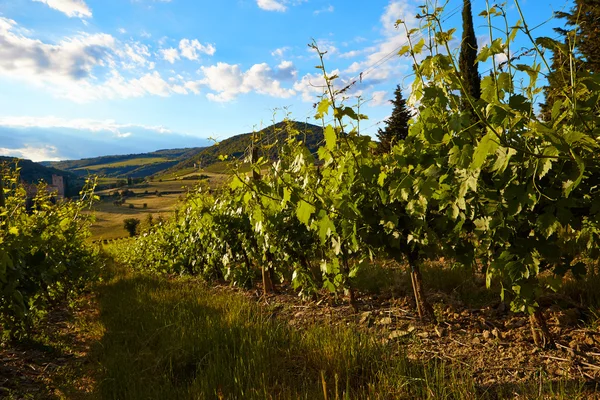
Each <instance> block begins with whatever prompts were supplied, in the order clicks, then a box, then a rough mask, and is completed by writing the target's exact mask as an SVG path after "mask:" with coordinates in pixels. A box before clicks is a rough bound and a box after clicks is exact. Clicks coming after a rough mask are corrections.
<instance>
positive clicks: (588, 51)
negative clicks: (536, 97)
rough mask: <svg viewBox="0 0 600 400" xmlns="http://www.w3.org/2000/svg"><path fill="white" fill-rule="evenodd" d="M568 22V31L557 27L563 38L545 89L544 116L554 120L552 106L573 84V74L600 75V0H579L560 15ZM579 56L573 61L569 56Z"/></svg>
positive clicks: (566, 28) (553, 57) (554, 56)
mask: <svg viewBox="0 0 600 400" xmlns="http://www.w3.org/2000/svg"><path fill="white" fill-rule="evenodd" d="M556 16H557V17H558V18H563V19H565V20H566V21H565V28H556V29H555V31H556V32H558V33H560V34H561V35H562V39H561V41H558V42H556V47H555V48H554V49H553V54H552V65H551V66H550V72H549V74H548V86H546V87H545V88H544V94H545V97H546V100H545V102H544V103H542V104H541V109H542V117H543V118H544V119H545V120H549V119H550V114H551V112H552V106H553V105H554V102H555V100H556V99H557V98H560V97H561V96H562V95H563V94H564V90H565V88H567V87H569V86H570V85H571V73H574V74H576V73H577V72H578V71H582V70H585V71H588V72H591V73H598V72H600V0H575V2H574V4H573V7H572V8H571V10H569V11H568V12H557V13H556ZM570 54H573V55H574V56H575V57H574V58H573V59H572V60H571V59H570V57H569V55H570Z"/></svg>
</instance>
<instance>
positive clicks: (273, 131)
mask: <svg viewBox="0 0 600 400" xmlns="http://www.w3.org/2000/svg"><path fill="white" fill-rule="evenodd" d="M290 127H291V128H292V129H293V130H295V131H297V132H299V134H297V135H296V136H297V138H298V140H302V141H303V142H305V144H306V146H307V147H308V149H309V150H310V151H311V152H316V151H317V148H318V147H319V143H320V142H321V141H322V140H323V129H322V128H321V127H320V126H317V125H313V124H309V123H304V122H296V121H289V122H279V123H277V124H274V125H271V126H269V127H267V128H264V129H262V130H260V131H258V132H251V133H244V134H241V135H236V136H232V137H230V138H228V139H225V140H223V141H221V142H220V143H218V144H215V145H213V146H210V147H193V148H185V149H169V150H158V151H154V152H151V153H141V154H126V155H112V156H103V157H95V158H84V159H81V160H68V161H45V162H43V163H42V164H43V165H45V166H47V167H53V168H57V169H59V170H63V171H68V172H70V173H73V174H75V175H77V176H79V177H85V176H88V175H90V174H91V175H98V176H101V177H107V178H145V177H147V176H151V175H161V174H169V173H174V174H178V171H181V170H184V169H188V168H193V167H194V166H197V167H198V166H199V167H200V168H206V167H210V166H212V165H218V164H219V163H220V162H221V161H220V160H219V156H220V155H227V156H229V157H230V158H239V157H242V156H243V155H244V152H245V151H246V149H247V148H248V146H250V144H251V143H252V138H253V136H256V137H258V138H259V140H260V145H261V148H262V149H265V148H267V149H268V150H266V151H267V153H268V154H267V156H268V157H269V158H271V159H276V158H277V154H278V152H279V146H278V144H279V145H280V144H281V143H283V141H284V140H285V139H286V138H287V137H288V135H289V134H290V133H289V131H290V129H289V128H290ZM271 145H272V146H271Z"/></svg>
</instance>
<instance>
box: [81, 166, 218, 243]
mask: <svg viewBox="0 0 600 400" xmlns="http://www.w3.org/2000/svg"><path fill="white" fill-rule="evenodd" d="M194 174H197V172H194ZM201 174H202V175H206V176H208V179H200V180H198V179H175V180H161V181H154V182H144V183H140V184H138V185H134V186H126V187H122V188H118V189H106V190H101V191H99V192H97V194H98V195H100V196H101V199H100V201H99V202H97V203H96V204H95V205H94V208H93V211H92V212H93V213H94V215H95V217H96V220H95V222H94V224H93V225H92V227H91V232H92V237H91V239H92V240H104V239H118V238H123V237H127V236H128V233H127V231H126V230H125V228H124V227H123V221H124V220H125V219H127V218H138V219H139V220H140V221H144V220H145V219H146V218H147V216H148V214H152V216H153V218H158V217H159V216H162V217H163V218H168V217H169V215H171V213H172V212H173V210H174V209H175V208H176V206H177V204H178V202H179V201H180V200H182V199H184V198H185V195H186V193H187V192H188V191H190V190H194V188H196V187H197V186H198V185H199V184H200V183H203V184H208V186H209V187H210V188H213V189H214V188H218V187H219V186H221V185H222V184H223V183H224V182H226V180H227V178H228V175H224V174H212V173H201ZM103 179H104V178H103ZM109 179H110V178H109ZM126 189H127V190H129V191H132V192H133V193H135V196H132V197H127V198H126V200H125V203H124V204H122V205H115V204H114V202H115V200H117V199H118V198H119V197H118V196H116V195H115V194H116V193H117V192H121V191H123V190H126ZM144 204H146V208H144ZM131 205H133V208H131Z"/></svg>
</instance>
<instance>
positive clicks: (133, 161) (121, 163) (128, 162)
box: [74, 157, 170, 171]
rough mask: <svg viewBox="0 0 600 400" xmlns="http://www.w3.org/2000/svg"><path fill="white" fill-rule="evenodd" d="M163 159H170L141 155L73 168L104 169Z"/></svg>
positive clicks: (157, 161)
mask: <svg viewBox="0 0 600 400" xmlns="http://www.w3.org/2000/svg"><path fill="white" fill-rule="evenodd" d="M165 161H170V160H169V159H168V158H164V157H141V158H132V159H131V160H125V161H118V162H114V163H108V164H96V165H89V166H86V167H80V168H75V169H74V171H81V170H90V171H98V170H101V169H106V168H121V167H132V166H142V165H148V164H157V163H162V162H165Z"/></svg>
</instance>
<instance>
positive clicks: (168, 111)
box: [0, 0, 569, 160]
mask: <svg viewBox="0 0 600 400" xmlns="http://www.w3.org/2000/svg"><path fill="white" fill-rule="evenodd" d="M508 3H509V6H508V11H509V14H510V16H511V18H512V19H513V20H516V18H517V17H516V11H515V9H514V6H512V1H511V0H509V1H508ZM521 3H522V6H523V8H524V11H525V13H526V15H527V16H528V19H529V23H530V25H531V26H536V25H538V24H540V23H543V22H544V21H545V20H546V19H547V18H549V17H551V15H552V12H553V10H559V9H563V8H564V7H565V5H567V6H569V5H568V4H569V2H567V1H564V0H563V1H557V0H550V1H545V2H544V6H543V7H540V6H539V4H540V3H539V2H538V1H537V0H535V1H534V0H521ZM418 4H420V2H418V1H409V0H401V1H389V0H369V1H365V0H219V1H201V0H1V1H0V87H1V88H2V90H0V155H14V156H19V157H25V158H31V159H34V160H56V159H72V158H82V157H89V156H97V155H104V154H122V153H135V152H144V151H151V150H156V149H159V148H175V147H192V146H200V145H205V144H206V143H207V141H206V140H205V139H206V138H209V137H212V138H216V139H223V138H226V137H228V136H231V135H235V134H239V133H243V132H249V131H252V130H253V129H254V128H257V129H258V128H260V127H261V126H266V125H269V124H270V123H271V120H272V119H273V110H274V109H282V108H286V109H287V110H288V112H289V113H291V114H290V117H291V118H293V119H298V120H303V121H304V120H307V118H308V117H310V116H312V112H311V109H312V104H313V103H314V102H315V99H316V96H317V95H318V94H319V92H320V89H319V88H318V86H319V84H321V83H322V82H321V80H320V79H319V72H318V70H316V69H315V68H314V67H315V65H317V58H316V55H315V53H314V51H311V50H310V49H309V47H308V46H307V44H308V43H310V42H311V40H313V39H314V40H315V41H316V42H317V43H318V45H319V47H320V48H321V49H322V50H326V51H327V52H328V54H327V56H326V63H327V68H328V70H330V71H336V72H338V73H339V75H340V77H341V80H340V84H345V83H347V82H351V81H353V80H358V82H357V83H356V84H355V85H354V86H353V88H352V91H351V92H350V94H351V95H352V96H359V95H360V96H361V98H362V99H363V101H366V103H365V104H364V105H363V107H362V108H361V112H363V113H365V114H367V115H369V117H370V120H369V121H366V122H364V123H363V127H364V128H365V130H364V132H366V133H370V134H374V132H375V131H376V130H377V128H378V127H379V126H381V125H382V124H381V121H382V120H384V119H385V118H386V116H387V115H389V113H390V111H391V109H390V106H389V103H388V100H389V99H390V98H391V93H392V92H393V90H394V87H395V85H396V84H402V85H403V86H404V87H405V88H406V90H408V87H409V85H410V82H411V77H410V64H409V62H408V60H407V59H403V58H399V57H398V56H396V55H395V53H397V50H398V48H399V47H400V46H402V45H403V44H404V43H405V41H406V36H405V34H404V32H403V30H398V29H396V28H395V26H394V24H395V22H396V20H397V19H399V18H402V19H405V20H407V21H408V23H409V24H410V25H414V26H416V25H417V24H418V20H416V19H415V18H414V15H415V14H416V13H417V12H418V8H417V5H418ZM461 5H462V0H450V1H449V4H448V5H447V7H446V14H445V16H446V17H447V20H446V21H445V23H446V24H447V25H448V26H456V27H460V6H461ZM484 8H485V1H484V0H473V11H474V15H475V24H476V26H477V34H478V36H479V35H481V39H480V43H482V42H485V41H486V39H485V38H484V36H485V34H486V32H487V28H485V27H484V26H483V24H484V20H483V19H482V18H481V17H477V16H476V15H477V14H479V12H480V11H481V10H482V9H484ZM555 22H556V21H552V22H551V23H548V24H545V25H542V26H541V27H540V28H538V29H537V31H536V32H535V33H536V34H538V35H547V36H555V34H554V33H553V32H552V31H551V28H552V26H555V25H556V23H555ZM459 34H460V32H459ZM361 73H362V74H361ZM361 76H362V81H361V80H360V79H358V78H360V77H361ZM407 93H408V92H407ZM349 102H354V103H355V102H356V99H351V100H349ZM283 116H284V112H279V113H278V114H277V116H276V117H275V118H276V119H277V120H280V119H281V118H282V117H283ZM309 122H314V121H311V120H310V119H309Z"/></svg>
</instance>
